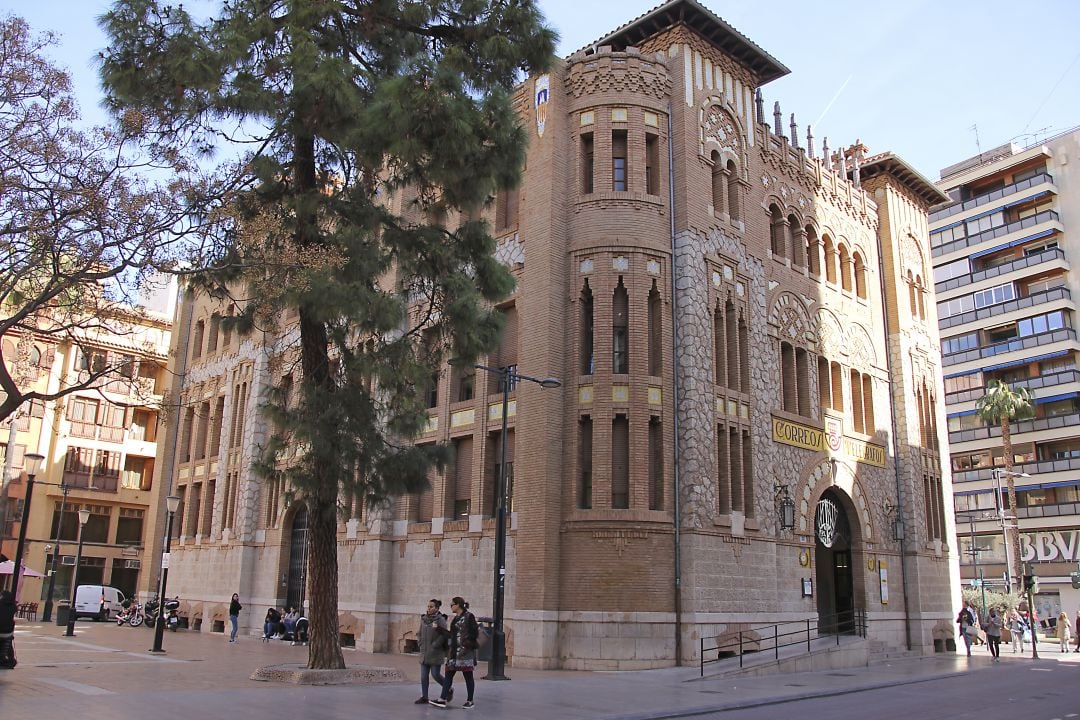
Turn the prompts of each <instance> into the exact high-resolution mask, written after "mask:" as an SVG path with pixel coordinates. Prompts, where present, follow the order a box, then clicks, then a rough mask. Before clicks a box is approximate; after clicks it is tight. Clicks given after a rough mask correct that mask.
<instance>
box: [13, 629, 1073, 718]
mask: <svg viewBox="0 0 1080 720" xmlns="http://www.w3.org/2000/svg"><path fill="white" fill-rule="evenodd" d="M62 630H63V628H57V627H53V626H46V625H41V624H38V625H33V624H31V625H23V626H20V627H19V629H18V630H17V632H16V639H15V643H16V648H17V650H18V654H19V666H18V668H16V669H15V670H11V671H0V717H3V718H8V717H11V718H24V719H29V720H53V719H55V720H70V718H74V717H78V719H79V720H98V718H101V720H106V719H107V720H116V718H117V717H128V716H139V715H143V714H146V713H147V712H148V711H149V710H150V709H151V708H152V714H153V715H154V717H155V720H172V719H173V718H175V719H176V720H192V718H211V717H227V716H228V717H243V716H244V715H245V714H246V713H251V714H252V716H257V717H259V718H260V720H278V719H281V720H284V719H285V718H290V719H291V718H295V717H304V718H305V720H308V719H312V720H323V719H325V720H338V719H339V718H340V719H341V720H358V719H364V718H380V719H381V718H395V719H396V718H420V719H426V718H437V717H440V716H444V714H445V713H446V712H447V711H446V710H441V709H439V708H434V707H431V706H427V705H414V704H413V701H414V700H416V698H417V697H418V696H419V687H418V686H419V682H418V679H419V664H418V658H417V657H416V656H415V655H412V656H410V655H382V654H379V655H374V654H369V653H362V652H357V651H353V650H345V651H344V654H345V659H346V663H347V665H348V666H349V667H350V668H352V669H360V668H376V667H378V668H387V669H389V670H393V671H395V672H397V673H400V677H401V678H403V679H401V680H397V681H391V682H385V683H377V684H350V685H330V686H311V685H303V686H295V685H286V684H280V683H268V682H259V681H256V680H252V679H251V676H252V674H253V673H254V672H255V671H256V670H257V669H259V668H266V667H272V666H291V667H294V668H296V667H300V666H302V665H303V664H304V662H305V661H306V658H307V648H306V647H303V646H293V645H291V644H289V643H284V642H269V643H263V642H260V641H259V639H258V638H241V640H240V641H239V642H237V643H228V642H227V641H226V640H225V638H224V636H222V635H220V634H215V633H194V632H184V631H180V632H177V633H171V632H170V633H166V634H165V638H164V643H163V646H164V648H165V651H166V652H165V654H164V655H156V654H151V653H149V652H148V650H149V648H150V646H151V645H152V643H153V632H151V631H150V630H147V629H143V628H130V627H117V626H116V625H113V624H95V623H91V622H80V623H79V624H78V626H77V637H75V638H66V637H62ZM1040 645H1041V647H1040V653H1042V654H1043V656H1044V659H1043V660H1041V661H1040V664H1049V663H1056V662H1062V661H1064V662H1070V663H1078V664H1080V655H1077V654H1072V655H1070V656H1062V655H1060V654H1059V653H1057V651H1056V650H1053V651H1051V650H1049V649H1048V648H1049V645H1048V644H1047V645H1045V646H1044V644H1040ZM1006 663H1017V664H1018V666H1020V665H1023V666H1027V667H1031V666H1032V665H1033V663H1032V661H1031V660H1030V659H1028V658H1026V657H1025V658H1020V657H1017V656H1012V655H1010V654H1009V653H1008V652H1007V651H1006V652H1005V653H1003V655H1002V664H1003V665H1004V664H1006ZM990 666H991V665H990V662H989V658H988V657H987V656H985V654H982V653H980V654H977V655H976V657H973V658H971V659H970V660H969V659H967V658H965V657H961V656H957V655H948V656H936V657H933V658H926V659H919V660H899V661H896V662H887V663H883V664H879V665H874V666H871V667H865V668H854V669H848V670H843V671H827V672H813V673H797V674H785V675H774V676H770V677H741V678H740V677H712V678H704V679H702V678H700V677H699V670H698V668H697V667H693V668H666V669H661V670H647V671H637V672H572V671H537V670H525V669H521V668H509V669H508V674H509V675H510V677H512V678H513V680H512V681H510V682H487V681H483V680H480V679H479V678H478V681H477V693H476V703H477V706H476V709H475V710H473V711H472V712H471V716H472V717H476V718H515V720H518V719H520V720H534V719H535V720H553V719H558V718H566V720H579V719H580V720H586V719H592V718H602V719H605V720H658V719H659V718H680V717H690V716H693V715H697V714H701V713H703V712H715V711H718V710H723V709H731V708H736V707H749V706H754V705H762V704H771V703H777V702H792V701H796V700H799V699H802V698H807V697H820V696H823V695H835V694H841V693H849V692H856V691H859V690H864V689H869V688H873V687H882V686H895V685H903V684H916V683H922V682H926V681H931V680H934V679H937V678H943V677H950V676H953V675H956V674H957V673H966V672H972V671H974V672H978V671H980V670H981V669H985V668H989V667H990ZM480 670H481V672H478V673H477V675H478V676H481V675H482V674H483V672H482V670H483V668H480ZM459 677H460V676H459ZM914 687H918V685H914ZM914 687H913V692H915V691H916V690H914ZM455 689H456V701H455V703H454V707H456V708H460V703H461V702H462V701H464V699H465V698H464V689H465V688H464V683H462V682H461V681H460V680H459V681H458V682H455ZM457 717H460V716H457Z"/></svg>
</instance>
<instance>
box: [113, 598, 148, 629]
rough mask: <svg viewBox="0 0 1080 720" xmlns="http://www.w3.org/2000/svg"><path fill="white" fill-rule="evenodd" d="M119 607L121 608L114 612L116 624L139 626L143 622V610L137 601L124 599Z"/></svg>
mask: <svg viewBox="0 0 1080 720" xmlns="http://www.w3.org/2000/svg"><path fill="white" fill-rule="evenodd" d="M121 607H122V608H123V609H122V610H121V611H120V612H118V613H117V614H116V624H117V625H123V624H124V623H127V624H128V625H130V626H131V627H139V626H140V625H142V624H143V620H145V616H144V615H143V610H142V608H141V607H140V606H139V604H138V603H133V602H131V601H130V600H125V601H124V602H123V603H122V605H121Z"/></svg>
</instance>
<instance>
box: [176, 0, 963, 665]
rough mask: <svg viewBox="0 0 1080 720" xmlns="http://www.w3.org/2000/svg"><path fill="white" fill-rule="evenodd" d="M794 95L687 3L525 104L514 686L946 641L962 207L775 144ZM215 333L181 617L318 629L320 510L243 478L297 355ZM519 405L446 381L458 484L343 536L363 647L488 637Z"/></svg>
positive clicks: (180, 544) (558, 74) (761, 56)
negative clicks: (838, 643)
mask: <svg viewBox="0 0 1080 720" xmlns="http://www.w3.org/2000/svg"><path fill="white" fill-rule="evenodd" d="M786 73H787V69H786V68H784V67H783V66H782V65H780V64H779V63H778V62H777V61H776V60H774V59H773V58H772V57H770V56H769V55H768V54H766V53H765V52H764V51H762V50H761V49H760V48H758V47H757V46H756V45H754V44H753V43H752V42H750V41H749V40H748V39H747V38H745V37H743V36H742V35H740V34H739V33H738V32H736V31H735V30H733V29H732V28H731V27H730V26H728V25H727V24H726V23H724V22H723V21H722V20H721V19H720V18H718V17H716V16H715V15H713V14H712V13H711V12H709V11H708V10H707V9H705V8H704V7H702V6H701V5H699V4H697V3H696V2H692V1H689V0H676V1H674V2H670V3H667V4H665V5H663V6H660V7H658V8H656V9H655V10H653V11H651V12H649V13H647V14H646V15H643V16H641V17H640V18H638V19H637V20H635V21H633V22H632V23H630V24H628V25H626V26H624V27H622V28H620V29H619V30H617V31H615V32H613V33H611V34H610V35H608V36H606V37H604V38H602V39H601V40H599V41H598V42H597V43H596V44H595V45H594V46H592V47H591V48H590V49H588V50H583V51H580V52H578V53H575V54H574V55H572V56H571V57H569V58H567V59H565V60H560V61H557V62H556V64H555V66H554V67H553V68H552V69H551V71H550V72H549V73H547V74H546V75H543V76H540V77H533V78H530V79H528V80H527V81H526V82H525V83H524V84H523V85H522V86H521V87H520V88H519V94H518V97H517V101H518V105H519V109H520V113H521V115H522V117H523V119H524V121H525V122H526V123H527V127H528V128H530V130H531V133H530V134H531V143H530V146H529V150H528V155H527V166H526V170H525V173H524V179H523V182H522V185H521V187H520V188H519V190H518V191H516V192H514V193H511V194H506V195H500V196H499V197H498V198H496V200H495V202H494V203H493V207H492V208H491V220H492V225H493V227H494V230H495V233H496V236H497V237H498V239H499V247H498V255H499V257H500V258H502V259H503V260H504V261H505V262H506V263H508V264H509V265H510V266H511V267H512V268H513V271H514V273H515V275H516V277H517V281H518V284H517V289H516V291H515V294H514V295H513V296H512V297H511V298H510V299H509V300H508V301H507V302H506V303H505V304H504V305H503V306H501V307H500V309H501V310H502V311H503V312H505V313H506V319H507V323H506V324H507V332H506V333H505V335H504V338H503V344H502V347H501V348H499V350H498V351H497V352H496V353H493V354H492V356H491V357H489V358H488V359H487V364H488V365H492V366H498V367H503V366H509V365H513V366H516V367H517V368H518V369H519V370H520V372H521V373H524V374H527V375H531V376H535V377H548V376H555V377H557V378H559V379H560V380H561V381H562V387H561V388H559V389H555V390H552V389H542V388H540V387H537V386H536V385H533V384H530V383H523V384H521V385H518V386H517V387H515V388H513V390H512V394H511V400H510V404H509V411H508V418H507V420H508V425H509V428H510V429H509V432H508V437H507V438H506V439H505V442H506V457H507V463H508V464H507V471H508V476H509V477H511V478H512V495H511V496H512V515H511V529H510V533H509V550H508V578H509V579H508V582H507V633H508V640H507V642H508V649H509V655H510V657H511V661H512V662H513V663H514V664H516V665H521V666H533V667H566V668H594V669H604V668H608V669H611V668H645V667H656V666H663V665H670V664H673V663H675V662H676V661H677V660H681V661H684V662H693V661H694V660H695V659H696V657H697V654H698V638H700V637H714V636H722V635H724V633H727V632H730V631H732V630H735V629H739V628H743V627H750V626H753V625H756V624H760V623H768V622H781V621H787V620H795V619H804V618H823V619H824V620H825V622H826V624H828V622H830V621H829V620H828V617H829V616H830V615H832V614H834V613H838V612H839V613H847V612H851V611H854V610H858V611H866V613H867V616H868V617H869V619H870V621H871V622H870V632H871V634H872V636H873V637H875V638H876V639H879V640H882V641H883V642H884V643H886V644H887V645H891V646H896V647H899V646H903V645H905V643H910V645H911V646H912V647H913V648H915V649H917V650H920V651H927V650H928V649H932V648H933V647H934V645H935V642H934V641H935V640H938V641H940V642H939V643H938V646H939V648H940V647H944V646H945V642H944V641H945V640H946V638H947V637H951V635H952V632H953V630H952V628H953V625H952V622H951V621H952V616H953V612H952V610H953V608H952V605H953V602H954V599H955V598H956V597H957V596H958V591H957V588H956V582H957V577H958V576H957V572H956V557H955V547H954V546H953V545H952V543H951V541H950V540H948V538H950V537H951V536H952V522H953V513H952V507H951V498H952V493H951V483H950V479H949V474H948V468H947V467H942V463H941V461H940V457H939V454H938V448H939V447H940V446H942V445H943V443H944V439H943V433H944V428H943V427H942V423H940V422H938V420H939V418H941V417H943V412H942V404H941V397H940V393H939V391H938V390H937V388H938V387H939V386H940V382H941V380H940V358H939V350H938V340H937V328H936V326H935V324H934V322H933V316H932V314H931V320H930V321H929V322H927V319H926V318H927V313H926V307H927V306H930V307H931V309H932V307H933V299H932V292H931V291H930V290H929V288H930V283H929V281H928V278H929V276H930V270H931V267H930V264H929V257H928V255H927V247H928V246H927V229H926V211H927V207H928V205H930V204H934V203H937V202H940V201H941V200H942V196H941V195H940V193H939V191H937V190H936V189H935V188H934V187H933V186H932V185H931V184H930V183H928V182H927V181H925V180H924V179H923V178H922V177H921V176H919V175H918V173H916V172H914V171H913V170H911V168H910V167H908V166H907V165H906V164H904V163H903V162H902V161H901V160H900V159H898V158H896V157H895V156H893V155H891V154H884V155H879V156H874V157H864V155H863V152H862V148H861V147H858V146H856V147H853V148H850V149H849V150H848V151H846V152H842V153H839V154H837V155H831V154H830V153H829V151H828V150H827V148H823V152H822V153H820V154H819V153H815V151H814V149H813V147H812V142H813V141H812V139H811V138H808V139H807V141H805V142H801V141H800V140H799V139H798V138H797V137H796V136H797V134H798V133H797V128H796V127H795V125H794V120H793V119H792V121H791V124H790V126H789V129H787V128H784V127H782V119H781V115H780V112H779V109H778V108H777V109H776V110H775V112H774V115H773V117H772V118H771V122H767V121H766V118H765V112H764V107H763V102H762V100H761V96H760V90H759V89H760V87H761V86H762V85H764V84H766V83H768V82H769V81H771V80H773V79H776V78H777V77H780V76H781V75H783V74H786ZM785 132H789V135H790V136H785ZM822 156H824V157H822ZM845 158H846V159H845ZM223 312H225V310H224V309H223V308H217V307H215V306H214V304H213V303H212V302H211V301H210V300H208V299H205V298H199V297H195V296H194V295H189V296H188V297H187V299H186V300H185V302H183V303H182V307H181V309H180V311H179V316H178V322H177V330H176V333H175V335H174V337H175V338H176V342H177V353H176V357H177V363H178V371H179V372H178V374H177V377H178V378H182V379H183V380H182V383H181V384H180V385H178V387H177V388H176V390H177V395H178V396H179V397H181V398H182V399H183V400H184V401H185V403H184V404H185V406H186V407H187V408H189V410H188V414H189V415H190V417H189V418H187V419H185V418H184V417H180V418H178V420H179V422H178V423H177V425H176V426H175V427H173V428H172V432H173V433H174V434H175V435H176V436H177V437H178V439H179V440H180V442H179V444H178V450H176V451H175V452H176V453H177V454H175V455H173V450H172V449H171V448H172V444H171V443H165V444H164V445H163V450H162V457H161V461H160V462H159V467H160V470H161V473H162V474H163V477H162V479H163V480H164V482H159V483H158V484H157V485H156V487H158V488H163V489H162V490H161V492H162V493H164V492H165V491H166V490H167V489H168V487H169V486H172V487H173V488H174V489H175V490H176V492H177V494H179V495H180V496H181V497H183V498H184V502H185V509H183V510H181V512H180V513H179V515H180V516H181V517H180V518H178V522H177V524H176V527H174V535H175V536H176V540H175V541H174V544H173V554H172V564H171V568H170V588H171V589H175V591H176V592H178V593H179V594H180V595H181V597H182V598H184V599H185V606H184V612H185V614H186V615H187V616H188V617H189V619H190V620H191V622H193V623H197V624H199V625H200V626H207V625H210V624H213V625H215V626H216V627H215V629H219V628H220V627H223V625H224V621H225V620H226V618H225V613H226V609H227V605H228V599H229V597H230V596H231V594H232V593H233V592H239V593H240V596H241V598H242V601H243V602H244V604H245V606H246V607H247V608H248V610H249V611H250V612H249V613H247V617H246V618H244V620H245V621H246V622H247V625H248V627H250V628H253V629H254V628H257V627H258V626H259V623H260V620H261V617H262V612H263V609H264V608H265V606H266V605H271V604H275V605H281V604H285V603H286V602H289V603H292V604H295V603H296V602H301V603H302V602H303V594H304V592H305V590H304V581H303V565H304V556H303V547H302V543H301V542H300V541H301V540H302V538H303V523H304V510H303V508H302V507H301V506H300V504H298V503H293V502H291V495H290V493H289V492H288V489H287V488H281V487H276V486H274V484H273V483H266V482H264V481H262V480H260V479H258V478H257V477H255V476H254V475H253V474H252V473H251V471H250V469H249V467H250V458H251V454H252V448H253V447H254V446H255V444H257V443H258V441H259V439H260V437H262V436H264V435H265V420H264V419H263V418H262V416H261V415H260V414H259V413H258V409H257V407H258V403H259V397H260V394H261V393H262V392H264V391H265V389H266V388H268V387H269V386H270V385H272V384H275V383H278V382H280V380H281V378H280V377H277V376H275V373H276V372H277V371H276V370H275V368H276V367H277V365H278V363H276V362H275V358H276V357H277V356H278V354H279V353H280V352H283V350H282V348H281V347H280V346H279V345H278V344H277V343H278V341H277V340H275V341H272V342H271V341H268V340H264V339H261V338H258V337H256V336H247V337H244V338H232V339H230V340H229V341H224V340H223V339H221V337H220V332H219V331H218V329H217V324H218V321H217V320H216V319H215V317H216V315H215V314H220V313H223ZM212 328H213V329H212ZM210 343H212V344H213V350H211V349H210ZM501 398H502V389H501V388H500V387H499V386H498V379H497V377H496V376H489V375H487V374H485V373H483V372H481V373H479V374H473V373H472V372H471V371H469V372H466V371H463V370H461V369H459V368H450V367H447V368H445V369H444V370H443V372H442V373H441V374H440V376H439V382H438V384H437V387H436V388H435V389H434V390H433V391H432V392H431V394H430V397H429V400H430V404H431V420H430V423H429V425H428V429H427V432H426V433H424V434H423V435H422V436H421V437H420V438H418V439H417V441H418V442H449V443H452V444H453V446H454V449H455V451H456V452H455V454H454V461H453V462H452V463H451V465H450V466H448V467H447V468H446V471H445V472H444V473H443V474H440V475H433V476H432V488H431V490H430V491H428V492H425V493H424V494H422V495H419V496H415V497H407V498H401V499H399V500H398V501H397V502H396V503H395V504H394V506H393V507H391V508H387V509H385V510H382V511H372V510H370V509H363V508H360V507H359V504H357V503H347V507H345V508H344V509H343V512H342V522H341V525H340V545H339V563H340V569H341V588H340V610H341V628H342V633H343V640H344V641H345V642H350V641H352V642H355V643H356V644H357V646H359V647H363V648H365V649H369V650H376V651H395V652H400V651H403V650H405V649H407V648H408V647H409V646H410V641H411V640H413V639H414V636H413V634H414V633H415V631H416V627H415V626H416V621H415V617H416V613H417V612H420V608H421V607H422V606H423V604H424V602H426V600H427V598H429V597H432V596H437V597H443V598H447V597H450V596H452V595H457V594H460V595H463V596H465V597H466V598H467V599H468V600H470V601H471V603H472V606H473V609H474V610H475V611H477V614H479V615H482V614H487V613H488V612H489V611H490V608H491V576H492V567H493V555H494V527H495V524H494V519H493V508H494V498H495V494H496V489H495V488H496V480H497V478H498V473H499V458H500V452H501V449H502V446H501V444H502V442H503V439H502V438H501V437H500V435H501V427H502V403H501ZM200 443H202V445H200ZM192 447H194V448H195V449H194V450H192ZM510 463H512V465H511V464H510ZM786 498H790V499H791V500H792V501H793V502H794V505H795V507H794V510H795V513H794V527H792V528H790V529H785V528H782V527H781V523H780V516H779V514H778V510H779V509H780V507H781V506H782V504H783V503H784V501H785V499H786ZM898 530H899V532H898ZM158 534H159V535H160V534H161V531H160V529H159V530H158ZM898 537H899V538H902V539H897V538H898ZM806 581H809V582H806ZM848 617H850V616H848ZM833 622H834V621H833ZM843 622H847V621H846V620H845V621H843Z"/></svg>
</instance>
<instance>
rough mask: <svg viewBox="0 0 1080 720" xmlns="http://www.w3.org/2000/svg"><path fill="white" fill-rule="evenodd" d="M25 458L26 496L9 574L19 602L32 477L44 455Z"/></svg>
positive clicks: (34, 454)
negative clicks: (13, 561) (13, 564)
mask: <svg viewBox="0 0 1080 720" xmlns="http://www.w3.org/2000/svg"><path fill="white" fill-rule="evenodd" d="M24 457H25V459H26V497H25V498H23V511H22V523H21V524H20V525H19V542H18V544H17V545H16V546H15V567H13V568H12V569H11V576H12V577H13V578H15V579H14V580H13V581H12V586H11V589H12V592H13V594H14V595H15V602H19V586H20V585H21V584H22V583H20V582H19V581H20V580H22V575H23V568H22V561H23V550H24V549H25V547H26V524H27V523H28V522H30V501H31V500H32V499H33V497H34V477H36V476H37V474H38V472H40V471H41V463H42V461H44V460H45V456H44V455H38V454H37V453H27V454H26V455H25V456H24Z"/></svg>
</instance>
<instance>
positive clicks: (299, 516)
mask: <svg viewBox="0 0 1080 720" xmlns="http://www.w3.org/2000/svg"><path fill="white" fill-rule="evenodd" d="M307 535H308V513H307V507H306V506H303V505H302V506H300V507H299V508H297V510H296V512H295V513H294V514H293V518H292V532H291V541H290V543H289V577H288V580H287V581H286V586H285V604H286V605H288V606H290V607H294V608H303V607H304V601H305V600H306V599H307V598H306V597H305V590H306V587H305V585H306V583H307V545H308V544H307V540H308V537H307Z"/></svg>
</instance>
